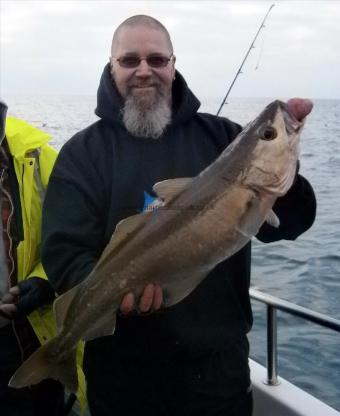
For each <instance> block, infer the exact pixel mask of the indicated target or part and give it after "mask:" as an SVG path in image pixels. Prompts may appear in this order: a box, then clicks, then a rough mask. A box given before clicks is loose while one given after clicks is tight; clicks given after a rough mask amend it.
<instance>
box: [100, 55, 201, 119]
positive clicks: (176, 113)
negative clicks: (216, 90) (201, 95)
mask: <svg viewBox="0 0 340 416" xmlns="http://www.w3.org/2000/svg"><path fill="white" fill-rule="evenodd" d="M172 101H173V104H172V106H173V114H172V124H179V123H183V122H184V121H186V120H188V119H190V118H192V117H193V116H194V115H195V114H196V113H197V110H198V109H199V107H200V105H201V103H200V102H199V100H198V99H197V98H196V97H195V95H194V94H193V93H192V92H191V91H190V89H189V87H188V85H187V83H186V82H185V80H184V78H183V77H182V75H181V74H180V73H179V72H178V71H177V70H176V75H175V80H174V82H173V86H172ZM122 106H123V100H122V98H121V97H120V95H119V93H118V90H117V88H116V85H115V83H114V81H113V79H112V77H111V74H110V64H109V63H108V64H106V66H105V68H104V71H103V74H102V76H101V79H100V83H99V88H98V92H97V108H96V109H95V114H96V115H97V116H98V117H100V118H102V119H106V120H110V121H114V122H119V123H121V122H122V118H121V108H122Z"/></svg>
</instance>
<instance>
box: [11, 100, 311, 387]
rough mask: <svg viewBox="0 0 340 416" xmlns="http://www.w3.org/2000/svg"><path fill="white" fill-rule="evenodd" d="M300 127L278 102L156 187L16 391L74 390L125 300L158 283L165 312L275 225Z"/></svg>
mask: <svg viewBox="0 0 340 416" xmlns="http://www.w3.org/2000/svg"><path fill="white" fill-rule="evenodd" d="M302 126H303V122H300V121H298V120H297V119H296V118H295V117H294V115H293V114H291V113H290V112H289V109H288V107H287V105H286V104H284V103H282V102H280V101H274V102H272V103H271V104H269V105H268V106H267V107H266V108H265V109H264V110H263V112H262V113H261V114H260V115H259V116H258V117H257V118H256V119H255V120H254V121H253V122H251V123H250V124H249V125H247V126H246V128H245V129H243V131H242V132H241V133H240V134H239V135H238V137H237V138H236V139H235V140H234V141H233V142H232V144H231V145H229V146H228V147H227V148H226V149H225V151H224V152H223V153H222V154H221V155H220V156H219V157H218V158H217V159H216V161H215V162H214V163H212V164H211V165H210V166H208V167H207V168H206V169H205V170H204V171H202V172H201V173H200V174H199V175H198V176H196V177H194V178H181V179H174V180H166V181H163V182H160V183H157V184H156V185H155V186H154V190H155V192H156V194H157V195H158V197H159V199H158V202H157V203H153V204H152V205H151V206H149V209H147V210H146V211H145V212H143V213H141V214H138V215H135V216H132V217H129V218H127V219H125V220H123V221H121V222H120V223H119V224H118V225H117V227H116V230H115V232H114V234H113V236H112V239H111V241H110V242H109V244H108V245H107V247H106V248H105V250H104V251H103V253H102V255H101V257H100V259H99V261H98V263H97V265H96V266H95V268H94V269H93V271H92V272H91V273H90V274H89V276H88V277H87V278H86V279H85V280H84V281H83V282H82V283H80V284H79V285H77V286H75V287H74V288H73V289H71V290H70V291H68V292H66V293H65V294H64V295H62V296H60V297H58V298H57V299H56V301H55V304H54V310H55V317H56V322H57V327H58V335H57V336H56V337H55V338H54V339H52V340H50V341H48V342H47V343H46V344H44V345H43V346H42V347H41V348H40V349H39V350H38V351H36V352H35V353H34V354H33V355H32V356H31V357H30V358H29V359H28V360H27V361H26V362H25V363H24V364H23V365H22V366H21V367H20V368H19V369H18V371H17V372H16V373H15V374H14V376H13V377H12V379H11V380H10V384H9V385H10V386H11V387H17V388H19V387H23V386H27V385H31V384H36V383H38V382H40V381H41V380H42V379H44V378H47V377H51V378H54V379H56V380H59V381H61V382H62V383H63V384H64V385H65V386H66V387H67V388H68V389H69V390H71V391H76V389H77V372H76V358H75V357H76V346H77V343H78V341H79V340H81V339H83V340H85V341H88V340H91V339H94V338H97V337H102V336H105V335H109V334H112V333H113V332H114V329H115V316H116V311H117V309H118V308H119V306H120V303H121V300H122V298H123V296H124V295H125V294H126V293H128V292H130V291H131V292H133V293H134V295H135V297H136V298H138V297H139V296H140V295H141V293H142V291H143V289H144V287H145V285H147V284H148V283H158V284H159V285H160V286H161V287H162V288H163V292H164V298H165V307H169V306H171V305H174V304H176V303H177V302H180V301H181V300H182V299H184V298H185V297H186V296H187V295H188V294H189V293H190V292H192V291H193V290H194V289H195V287H197V285H198V284H199V283H200V282H201V281H202V280H203V279H204V278H205V277H206V276H207V275H208V273H209V272H210V271H211V270H212V269H213V268H214V267H215V266H216V265H217V264H218V263H219V262H221V261H223V260H225V259H226V258H228V257H230V256H232V255H233V254H234V253H236V252H237V251H238V250H240V249H241V248H242V247H243V246H244V245H245V244H246V243H247V242H248V241H249V240H250V239H251V238H252V236H254V235H255V234H257V232H258V230H259V228H260V227H261V225H262V224H263V223H264V222H265V221H268V222H269V223H270V224H272V225H273V226H278V225H279V219H278V218H277V217H276V216H275V214H274V213H273V211H272V206H273V204H274V202H275V200H276V198H278V197H280V196H282V195H284V194H285V193H286V192H287V191H288V189H289V188H290V187H291V186H292V184H293V181H294V178H295V174H296V166H297V159H298V153H299V150H298V148H299V136H300V133H301V130H302ZM165 270H166V273H164V271H165Z"/></svg>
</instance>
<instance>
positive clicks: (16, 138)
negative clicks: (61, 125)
mask: <svg viewBox="0 0 340 416" xmlns="http://www.w3.org/2000/svg"><path fill="white" fill-rule="evenodd" d="M5 131H6V139H7V142H8V145H9V149H10V152H11V155H12V156H14V157H15V158H19V157H25V154H26V153H27V152H30V151H32V150H35V149H37V148H39V147H41V146H43V145H44V144H46V143H47V142H48V141H49V140H50V135H49V134H47V133H45V132H44V131H42V130H40V129H38V128H36V127H34V126H31V125H30V124H28V123H26V121H23V120H20V119H18V118H15V117H7V120H6V129H5Z"/></svg>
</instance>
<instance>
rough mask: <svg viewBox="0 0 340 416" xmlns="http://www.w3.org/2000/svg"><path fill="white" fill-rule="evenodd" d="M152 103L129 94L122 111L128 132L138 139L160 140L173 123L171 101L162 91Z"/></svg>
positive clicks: (158, 92)
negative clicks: (168, 126) (167, 127)
mask: <svg viewBox="0 0 340 416" xmlns="http://www.w3.org/2000/svg"><path fill="white" fill-rule="evenodd" d="M156 94H157V95H156V97H155V99H154V100H152V101H151V102H148V100H147V99H143V97H135V96H134V95H133V94H131V93H130V94H129V95H128V96H127V98H126V100H125V104H124V107H123V110H122V115H123V123H124V125H125V128H126V129H127V131H128V132H129V133H130V134H132V135H133V136H136V137H143V138H150V139H158V138H159V137H160V136H161V135H162V134H163V132H164V130H165V128H166V126H167V125H169V124H170V122H171V107H170V104H169V99H167V97H165V96H164V95H163V94H162V93H161V92H160V91H157V93H156Z"/></svg>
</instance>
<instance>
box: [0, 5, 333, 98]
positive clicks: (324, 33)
mask: <svg viewBox="0 0 340 416" xmlns="http://www.w3.org/2000/svg"><path fill="white" fill-rule="evenodd" d="M272 3H275V7H274V8H273V10H272V11H271V14H270V15H269V18H268V21H267V24H266V28H265V29H264V30H263V31H262V32H261V34H260V36H259V38H258V41H257V43H256V47H255V49H254V50H252V52H251V55H250V57H249V59H248V60H247V63H246V65H245V67H244V70H243V74H242V75H241V76H240V77H239V78H238V80H237V82H236V84H235V87H234V89H233V91H232V95H233V96H234V97H238V96H240V97H277V98H284V97H291V96H304V97H310V98H338V99H339V98H340V76H339V74H340V1H337V0H333V1H273V2H269V1H252V2H248V1H228V0H220V1H202V0H200V1H185V0H177V1H176V0H175V1H174V0H173V1H162V0H158V1H157V0H154V1H141V0H139V1H89V0H87V1H55V0H46V1H23V0H21V1H15V0H12V1H1V9H0V13H1V63H0V70H1V79H0V88H1V90H0V94H1V96H3V98H6V94H10V93H29V94H31V93H34V94H36V93H41V94H51V93H53V94H95V93H96V90H97V86H98V82H99V78H100V75H101V72H102V69H103V67H104V65H105V64H106V63H107V62H108V57H109V53H110V44H111V38H112V33H113V30H114V28H115V27H116V26H117V25H118V24H119V23H120V22H121V21H122V20H123V19H125V18H127V17H129V16H131V15H134V14H140V13H142V14H149V15H152V16H154V17H156V18H157V19H159V20H160V21H161V22H162V23H164V24H165V26H167V28H168V29H169V31H170V34H171V36H172V40H173V43H174V47H175V54H176V56H177V69H178V70H179V71H180V72H182V74H183V75H184V76H185V78H186V79H187V81H188V83H189V86H190V87H191V89H192V90H193V91H194V92H195V94H196V95H198V96H199V97H214V98H221V99H222V98H223V96H224V94H225V93H226V90H227V88H228V86H229V84H230V83H231V81H232V79H233V77H234V76H235V74H236V71H237V68H238V67H239V65H240V63H241V61H242V59H243V57H244V55H245V53H246V51H247V49H248V48H249V46H250V44H251V41H252V39H253V37H254V35H255V33H256V32H257V30H258V28H259V25H260V23H261V21H262V19H263V18H264V16H265V14H266V12H267V10H268V8H269V6H270V5H271V4H272ZM257 64H259V65H258V69H257V70H255V68H256V66H257Z"/></svg>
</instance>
